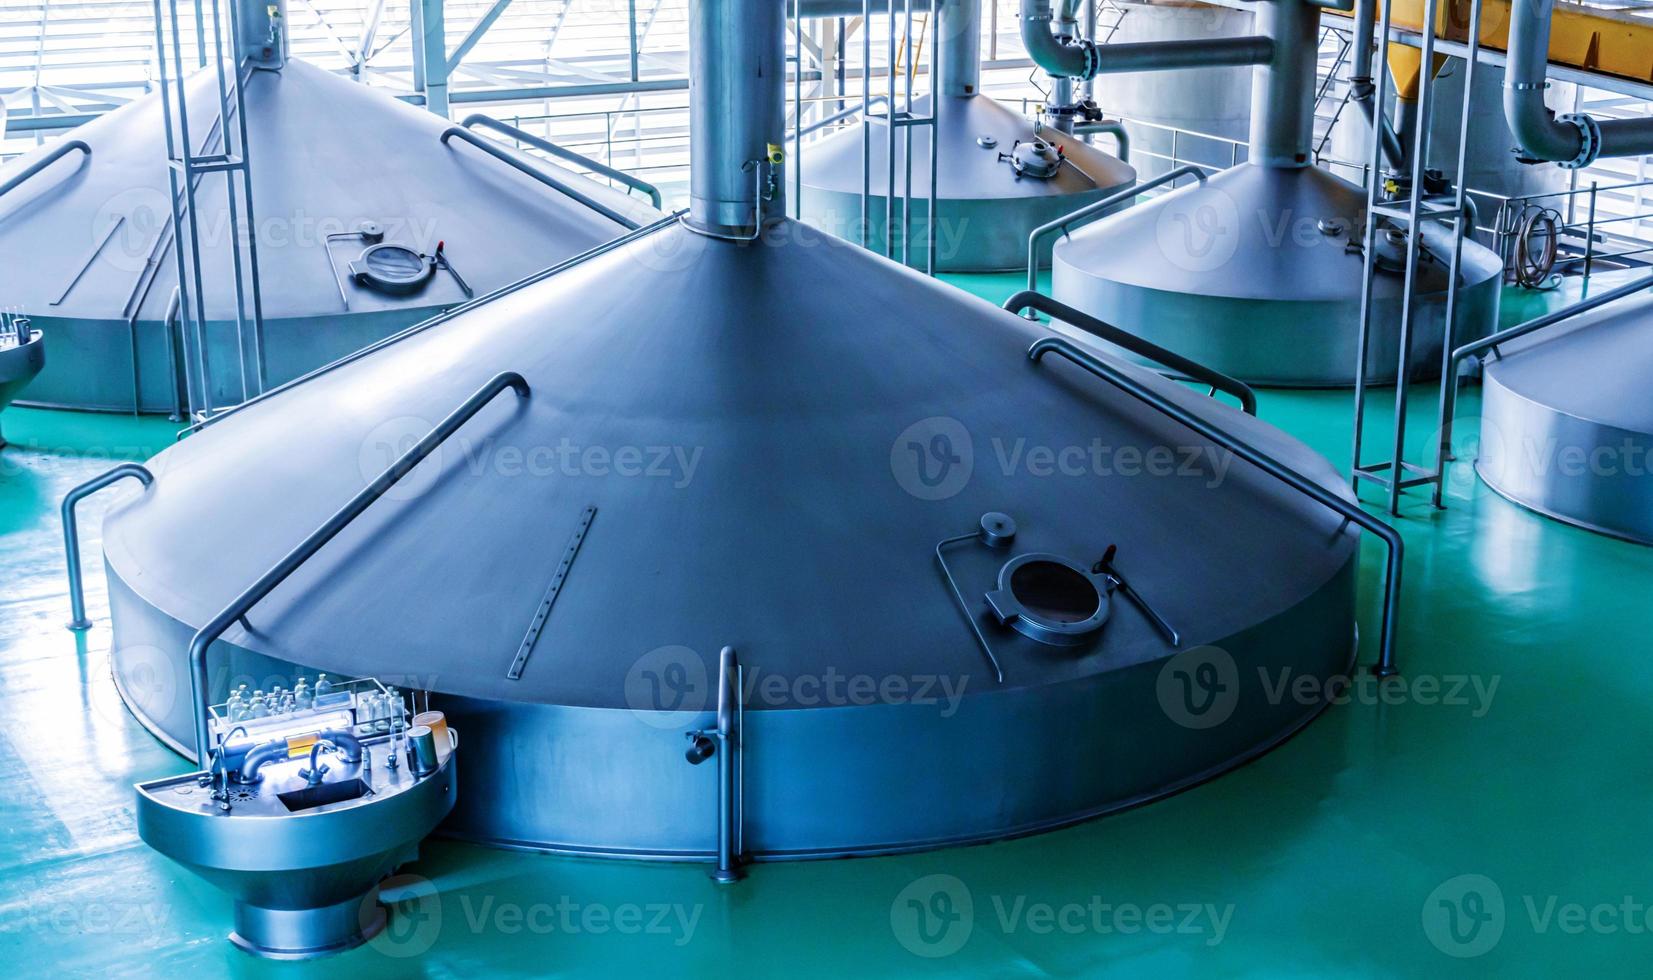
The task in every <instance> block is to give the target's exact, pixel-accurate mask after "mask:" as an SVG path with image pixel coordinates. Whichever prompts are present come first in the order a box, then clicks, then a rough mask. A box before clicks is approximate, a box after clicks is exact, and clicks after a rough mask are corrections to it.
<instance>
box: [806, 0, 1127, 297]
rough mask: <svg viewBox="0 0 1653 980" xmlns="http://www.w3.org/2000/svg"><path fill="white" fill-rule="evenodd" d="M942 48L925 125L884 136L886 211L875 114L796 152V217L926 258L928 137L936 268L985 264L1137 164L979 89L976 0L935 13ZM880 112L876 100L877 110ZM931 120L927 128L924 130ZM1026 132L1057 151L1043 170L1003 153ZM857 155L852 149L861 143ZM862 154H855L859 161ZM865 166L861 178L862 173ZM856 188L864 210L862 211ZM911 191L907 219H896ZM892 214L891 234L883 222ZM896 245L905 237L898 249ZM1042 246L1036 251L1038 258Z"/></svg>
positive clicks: (1010, 260)
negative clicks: (1051, 166)
mask: <svg viewBox="0 0 1653 980" xmlns="http://www.w3.org/2000/svg"><path fill="white" fill-rule="evenodd" d="M941 17H942V20H941V23H940V25H939V32H940V34H941V37H942V39H941V53H940V58H941V61H940V65H939V77H938V80H937V85H936V89H937V91H938V92H939V93H940V94H939V103H938V104H937V106H936V109H935V119H936V121H935V125H934V126H928V125H920V126H913V127H911V128H908V129H904V130H901V131H898V132H897V133H896V134H895V137H896V138H895V151H894V156H895V180H894V187H895V204H894V212H895V213H894V216H893V221H892V220H891V216H890V215H889V214H888V213H887V211H888V210H889V203H888V197H889V193H890V192H889V186H890V183H891V181H890V165H889V163H890V157H891V151H890V140H889V135H890V134H889V130H888V129H887V128H886V125H885V124H884V122H883V121H882V120H879V121H877V122H876V123H875V124H874V125H872V126H871V127H870V134H871V135H870V138H868V139H866V140H863V138H862V127H861V126H860V125H853V126H850V127H848V128H847V129H844V130H843V131H841V132H838V133H834V134H833V135H831V136H829V137H827V138H826V139H824V140H822V141H821V142H820V143H818V144H812V145H811V144H806V145H805V146H804V148H803V149H802V150H801V151H800V152H799V158H800V159H801V161H802V167H803V186H802V188H801V189H799V188H795V189H794V193H795V194H797V196H798V199H799V208H800V212H799V213H800V215H801V216H802V218H803V220H804V221H806V222H807V223H809V224H812V225H814V226H816V227H818V228H824V229H826V230H827V231H830V232H832V233H833V234H835V235H837V236H838V237H840V238H844V239H847V240H849V241H852V242H858V243H863V244H865V245H866V246H867V247H868V248H870V249H872V250H873V251H875V252H880V253H884V252H887V253H888V254H889V255H890V256H891V257H893V258H895V259H897V260H898V261H899V260H901V259H902V257H903V256H904V255H905V257H906V261H907V262H908V263H909V264H911V265H913V266H914V267H916V268H925V267H926V265H927V263H928V261H929V256H928V253H927V245H926V242H928V241H930V218H929V207H930V204H929V197H930V190H931V188H930V144H931V141H932V139H933V140H934V142H935V147H936V158H935V162H936V180H935V195H936V210H937V212H938V213H937V220H936V221H935V234H934V248H935V268H936V269H937V270H938V271H942V272H991V271H999V270H1004V269H1020V268H1026V266H1027V238H1028V235H1029V234H1030V233H1031V232H1032V231H1033V229H1035V228H1037V227H1039V226H1040V225H1042V224H1044V223H1046V222H1048V221H1052V220H1054V219H1056V218H1060V217H1062V216H1063V215H1065V214H1068V213H1069V212H1071V211H1074V210H1076V209H1078V208H1081V207H1083V206H1085V205H1086V204H1089V203H1091V202H1092V201H1097V200H1100V199H1102V198H1103V197H1106V196H1108V195H1109V194H1112V193H1115V192H1117V191H1120V190H1122V189H1125V188H1127V187H1130V186H1131V185H1132V184H1134V183H1135V182H1136V171H1135V170H1134V169H1133V168H1132V167H1131V166H1130V165H1129V164H1126V163H1124V162H1123V161H1121V160H1119V159H1118V158H1116V157H1112V156H1109V155H1108V154H1106V153H1104V152H1102V151H1101V150H1100V149H1097V148H1095V147H1092V146H1090V145H1088V144H1086V143H1085V142H1084V141H1083V140H1080V139H1077V138H1075V137H1072V136H1067V135H1064V134H1063V133H1061V132H1058V131H1056V130H1054V129H1049V128H1045V129H1038V130H1036V129H1035V127H1034V124H1033V122H1032V121H1031V120H1029V119H1027V118H1026V117H1024V116H1023V115H1022V114H1021V113H1018V112H1015V111H1013V110H1011V109H1009V108H1007V107H1006V106H1004V105H1002V104H1000V103H999V102H998V101H996V100H994V99H993V98H991V97H990V96H987V95H983V94H981V91H980V74H981V72H980V67H981V66H980V39H981V38H980V32H981V7H980V3H979V0H954V2H952V3H949V4H948V5H947V6H946V7H945V8H944V10H943V12H942V14H941ZM930 106H931V98H930V97H929V96H925V97H923V98H922V99H919V100H916V102H915V104H914V107H913V115H914V116H916V117H919V118H924V117H926V116H928V115H930V112H931V109H930ZM879 111H882V110H879ZM932 130H933V133H932ZM908 135H910V136H911V137H912V150H911V153H912V156H911V158H910V159H911V163H912V180H911V184H910V185H909V183H908V180H907V176H908V175H907V165H908V162H909V157H908V155H907V154H908V150H907V137H908ZM1035 140H1038V141H1044V142H1047V143H1049V144H1051V145H1053V146H1056V147H1059V148H1060V149H1061V151H1062V153H1063V154H1064V156H1065V157H1066V160H1065V162H1064V163H1062V164H1061V165H1060V166H1059V167H1058V168H1057V169H1056V171H1055V173H1054V174H1053V175H1052V176H1049V177H1039V176H1022V175H1020V174H1019V173H1018V171H1017V170H1016V169H1014V168H1013V167H1012V166H1011V163H1010V162H1009V160H1008V159H1007V158H1008V156H1009V155H1010V154H1012V153H1014V152H1015V150H1016V148H1017V145H1018V144H1026V143H1030V142H1033V141H1035ZM864 143H865V144H867V145H866V159H865V160H864V159H863V144H864ZM863 163H866V167H865V169H864V168H863ZM864 175H865V181H867V182H864ZM863 190H866V191H867V196H866V204H867V212H866V213H867V220H866V225H865V227H864V228H863V226H862V220H861V203H862V192H863ZM909 194H910V196H911V198H912V200H911V208H912V223H911V225H910V226H908V225H906V224H904V215H905V208H906V201H905V198H906V197H907V196H908V195H909ZM891 224H893V226H894V231H893V233H892V232H891V230H890V228H889V227H888V226H889V225H891ZM903 245H905V246H906V249H905V251H904V250H903ZM1048 259H1049V256H1048V253H1047V254H1046V255H1045V256H1044V257H1043V258H1042V259H1041V261H1048Z"/></svg>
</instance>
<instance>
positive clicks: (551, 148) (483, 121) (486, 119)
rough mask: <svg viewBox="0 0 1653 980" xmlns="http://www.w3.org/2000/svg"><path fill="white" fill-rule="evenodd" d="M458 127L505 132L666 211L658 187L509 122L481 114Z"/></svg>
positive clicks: (659, 209) (472, 116)
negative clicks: (614, 182)
mask: <svg viewBox="0 0 1653 980" xmlns="http://www.w3.org/2000/svg"><path fill="white" fill-rule="evenodd" d="M459 125H461V126H464V127H465V128H466V129H473V128H475V127H478V126H480V127H482V128H483V129H492V130H495V131H496V132H500V133H504V134H505V135H506V136H509V137H511V138H512V139H514V140H518V141H520V142H523V143H527V144H528V145H529V146H532V147H534V148H535V149H538V150H544V151H545V152H547V153H549V154H551V155H552V156H554V157H559V158H561V159H563V160H567V161H568V162H569V163H577V164H579V165H580V166H582V167H585V168H586V169H588V170H591V171H592V172H594V173H599V174H602V175H603V176H604V177H607V178H609V179H610V180H617V181H619V182H620V183H622V184H625V185H626V186H627V187H630V188H632V189H633V190H639V191H642V192H643V193H644V194H647V195H648V197H649V203H650V204H653V205H654V207H655V210H657V211H663V210H665V207H666V204H665V198H663V197H661V196H660V188H658V187H656V186H654V185H653V184H651V183H649V182H648V181H646V180H644V179H642V178H641V177H636V176H633V175H631V174H628V173H626V172H625V171H624V170H617V169H615V168H614V167H611V166H609V165H608V164H606V163H602V162H601V161H598V160H593V159H592V158H590V157H588V156H586V155H585V154H583V153H576V152H574V151H573V150H570V149H568V148H567V147H564V146H558V145H557V144H556V143H553V142H551V141H550V140H548V139H546V138H544V137H542V136H535V135H534V134H533V133H529V132H525V131H524V130H521V129H518V128H517V127H515V126H512V125H511V124H510V123H506V122H501V121H500V120H498V119H495V118H494V117H493V116H489V115H485V114H483V113H480V112H478V113H474V114H472V115H469V116H466V117H465V121H464V122H461V123H460V124H459Z"/></svg>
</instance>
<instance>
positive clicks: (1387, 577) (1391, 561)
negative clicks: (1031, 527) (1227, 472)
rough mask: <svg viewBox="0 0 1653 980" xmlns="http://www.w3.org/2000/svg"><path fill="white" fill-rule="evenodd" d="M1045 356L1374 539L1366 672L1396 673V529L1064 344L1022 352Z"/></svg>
mask: <svg viewBox="0 0 1653 980" xmlns="http://www.w3.org/2000/svg"><path fill="white" fill-rule="evenodd" d="M1049 353H1055V354H1059V355H1061V356H1062V357H1065V358H1067V359H1068V360H1069V361H1072V362H1073V363H1075V364H1077V365H1079V366H1080V367H1082V368H1084V369H1085V370H1086V371H1089V372H1090V373H1091V374H1094V375H1096V376H1097V377H1099V378H1101V379H1102V380H1103V381H1106V382H1107V383H1109V384H1111V385H1113V386H1114V387H1115V388H1118V389H1120V390H1121V391H1123V392H1125V393H1126V394H1128V395H1130V396H1131V397H1133V398H1135V399H1137V400H1138V401H1140V402H1143V403H1144V404H1146V405H1148V406H1149V407H1151V408H1154V409H1155V410H1157V411H1159V412H1160V414H1162V415H1165V416H1167V417H1169V418H1171V419H1173V420H1175V421H1177V422H1179V423H1181V424H1182V425H1185V426H1187V427H1188V428H1190V429H1192V430H1194V431H1195V432H1197V433H1199V434H1200V435H1201V436H1204V437H1205V438H1207V439H1209V440H1211V441H1212V442H1214V443H1216V444H1217V445H1219V446H1221V447H1223V448H1224V449H1227V450H1228V451H1229V452H1231V453H1233V454H1234V455H1236V456H1238V457H1240V458H1241V459H1243V460H1245V461H1246V462H1248V463H1250V464H1251V465H1253V466H1255V467H1257V468H1258V469H1260V470H1262V471H1263V472H1265V473H1267V474H1269V475H1270V476H1272V477H1274V478H1275V479H1277V480H1279V481H1280V482H1282V483H1284V484H1286V485H1287V486H1289V487H1291V488H1292V489H1293V490H1296V491H1297V492H1298V493H1301V494H1303V495H1304V496H1306V497H1309V498H1311V499H1313V500H1314V501H1316V502H1317V503H1319V504H1321V505H1323V506H1325V507H1326V508H1328V509H1330V510H1332V511H1334V512H1336V513H1337V514H1338V515H1339V516H1341V517H1342V518H1343V519H1344V520H1346V521H1348V522H1349V523H1352V524H1354V525H1356V526H1357V527H1360V528H1363V529H1365V530H1367V531H1370V532H1371V533H1372V534H1375V535H1377V537H1378V538H1379V539H1380V540H1381V541H1382V542H1383V543H1384V545H1385V546H1386V547H1387V548H1388V550H1389V555H1388V560H1387V562H1386V563H1385V566H1384V584H1383V628H1382V634H1381V637H1380V640H1379V654H1378V662H1377V663H1376V664H1375V665H1373V667H1372V672H1373V673H1375V674H1377V675H1378V676H1379V677H1389V676H1391V675H1393V674H1395V673H1397V672H1398V671H1397V668H1396V665H1395V660H1396V658H1395V642H1396V637H1395V633H1396V626H1397V624H1398V622H1399V619H1400V578H1401V568H1402V559H1403V555H1404V549H1405V545H1404V544H1403V543H1402V541H1401V536H1400V532H1399V531H1396V530H1395V529H1394V528H1392V527H1390V526H1389V525H1388V524H1385V523H1384V522H1383V521H1380V520H1378V519H1377V518H1375V517H1373V516H1372V515H1370V514H1368V513H1366V512H1365V511H1363V510H1361V509H1360V506H1359V505H1358V504H1356V503H1354V502H1352V501H1349V500H1347V499H1345V498H1344V497H1341V496H1339V495H1338V494H1336V493H1333V492H1332V491H1331V490H1328V489H1326V488H1325V487H1323V486H1321V485H1320V484H1318V483H1316V482H1314V481H1313V480H1310V479H1309V478H1308V477H1306V476H1304V475H1303V474H1301V473H1299V472H1297V471H1296V470H1294V469H1292V468H1291V467H1289V466H1287V465H1286V464H1284V463H1282V462H1280V461H1279V460H1277V459H1275V458H1274V457H1272V456H1270V455H1268V454H1267V453H1265V452H1263V451H1262V450H1260V449H1258V448H1256V447H1255V446H1252V445H1250V444H1249V443H1247V442H1245V441H1243V440H1241V439H1240V438H1239V437H1238V436H1236V435H1234V434H1233V433H1231V432H1228V431H1227V430H1225V429H1223V428H1222V427H1220V426H1218V425H1215V424H1213V423H1211V422H1210V421H1208V420H1206V419H1204V418H1201V417H1200V416H1198V415H1196V414H1194V413H1193V412H1190V411H1188V410H1187V409H1185V408H1183V407H1182V406H1181V405H1178V404H1177V403H1176V402H1174V401H1172V400H1171V399H1169V398H1167V397H1166V396H1165V395H1164V394H1163V393H1161V392H1158V391H1155V390H1154V389H1152V388H1150V387H1149V386H1147V385H1145V384H1143V383H1142V382H1141V381H1140V380H1139V379H1137V378H1134V377H1132V376H1131V375H1130V374H1128V373H1126V372H1124V371H1121V370H1120V369H1119V368H1117V367H1115V366H1114V365H1112V364H1109V363H1107V362H1106V361H1104V360H1102V359H1100V358H1098V357H1095V356H1093V355H1091V354H1090V353H1089V352H1087V351H1085V350H1083V349H1082V348H1080V347H1078V346H1076V345H1074V344H1072V343H1069V342H1068V341H1066V340H1062V339H1060V338H1057V337H1047V338H1045V339H1044V340H1040V341H1036V342H1034V344H1033V346H1032V347H1029V348H1028V351H1027V357H1028V360H1031V361H1033V362H1034V363H1038V362H1039V361H1040V360H1041V359H1043V358H1044V356H1045V355H1046V354H1049Z"/></svg>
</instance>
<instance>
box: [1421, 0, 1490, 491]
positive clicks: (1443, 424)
mask: <svg viewBox="0 0 1653 980" xmlns="http://www.w3.org/2000/svg"><path fill="white" fill-rule="evenodd" d="M1480 56H1481V0H1471V3H1470V7H1469V53H1468V55H1467V57H1466V58H1465V59H1464V66H1465V67H1464V101H1463V105H1462V106H1461V107H1460V108H1459V114H1458V160H1457V169H1456V170H1455V171H1453V174H1454V176H1453V183H1454V184H1455V185H1456V193H1454V194H1453V198H1452V200H1453V205H1454V206H1455V207H1456V208H1457V209H1458V215H1457V218H1456V220H1455V222H1454V224H1453V226H1452V227H1453V229H1454V230H1455V231H1456V232H1457V234H1456V235H1454V236H1453V239H1452V261H1451V262H1450V263H1449V264H1448V266H1447V292H1446V342H1445V343H1443V344H1442V345H1441V396H1440V402H1439V405H1438V407H1437V410H1436V419H1435V421H1436V426H1435V431H1436V432H1439V433H1440V434H1441V437H1440V442H1439V443H1438V444H1437V445H1436V447H1435V467H1434V473H1435V487H1434V490H1433V492H1432V493H1431V495H1430V502H1431V503H1432V504H1433V505H1434V506H1435V508H1436V509H1440V508H1441V507H1443V506H1444V505H1445V501H1444V499H1443V498H1444V496H1445V492H1446V458H1447V456H1449V455H1451V453H1452V404H1453V402H1454V401H1455V400H1456V395H1457V388H1458V376H1457V372H1458V368H1457V365H1456V364H1454V363H1453V361H1452V351H1453V350H1455V349H1456V348H1457V344H1458V341H1457V339H1456V335H1457V329H1456V327H1457V319H1458V273H1459V271H1460V270H1462V268H1463V264H1464V236H1466V235H1473V234H1474V233H1475V222H1474V221H1472V220H1471V219H1470V218H1469V217H1468V216H1467V215H1466V214H1465V210H1466V206H1467V203H1468V199H1467V197H1466V194H1467V190H1468V189H1467V188H1466V187H1465V183H1466V177H1465V175H1464V167H1465V166H1466V165H1467V164H1468V161H1469V126H1470V121H1471V120H1472V119H1473V118H1474V116H1473V113H1472V112H1471V111H1470V109H1471V106H1472V105H1473V104H1474V102H1475V65H1476V63H1477V62H1479V61H1480ZM1425 67H1426V68H1427V67H1428V64H1427V63H1426V65H1425ZM1423 139H1424V141H1425V142H1427V140H1428V137H1427V136H1424V137H1423Z"/></svg>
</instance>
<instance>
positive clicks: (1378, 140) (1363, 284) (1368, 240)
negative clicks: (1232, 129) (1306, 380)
mask: <svg viewBox="0 0 1653 980" xmlns="http://www.w3.org/2000/svg"><path fill="white" fill-rule="evenodd" d="M1379 2H1381V3H1382V4H1383V15H1382V18H1381V21H1382V22H1381V23H1380V24H1379V25H1378V47H1377V56H1378V63H1379V64H1383V63H1386V61H1387V59H1388V55H1389V25H1390V23H1391V15H1392V14H1393V13H1394V11H1393V8H1392V6H1391V3H1390V0H1379ZM1388 90H1389V73H1388V72H1387V71H1379V72H1378V73H1377V86H1376V91H1375V92H1374V93H1373V96H1372V97H1373V99H1375V100H1376V103H1377V105H1379V106H1382V105H1383V103H1384V99H1385V98H1387V96H1388ZM1253 122H1254V123H1255V120H1253ZM1368 146H1369V149H1368V151H1367V165H1368V170H1367V179H1366V230H1365V234H1364V235H1363V236H1362V239H1361V241H1362V245H1363V248H1362V251H1361V254H1362V256H1364V260H1363V261H1362V263H1361V273H1360V339H1359V341H1358V342H1357V343H1356V344H1355V418H1354V450H1353V452H1352V454H1351V455H1350V457H1349V467H1350V471H1349V479H1350V481H1351V483H1352V485H1353V486H1354V490H1355V493H1356V494H1357V495H1358V494H1359V493H1360V467H1361V465H1362V464H1361V448H1362V446H1363V444H1364V442H1365V423H1366V361H1367V357H1368V355H1369V353H1370V351H1371V348H1372V281H1373V279H1374V277H1375V276H1376V275H1377V270H1376V263H1375V261H1374V256H1375V254H1376V253H1375V252H1374V251H1373V249H1375V248H1377V215H1376V214H1375V213H1374V211H1373V209H1374V208H1376V207H1377V204H1378V185H1379V183H1381V181H1379V180H1378V174H1380V173H1382V172H1383V137H1382V134H1381V132H1379V130H1378V128H1377V127H1375V126H1374V127H1371V142H1370V144H1368Z"/></svg>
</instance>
